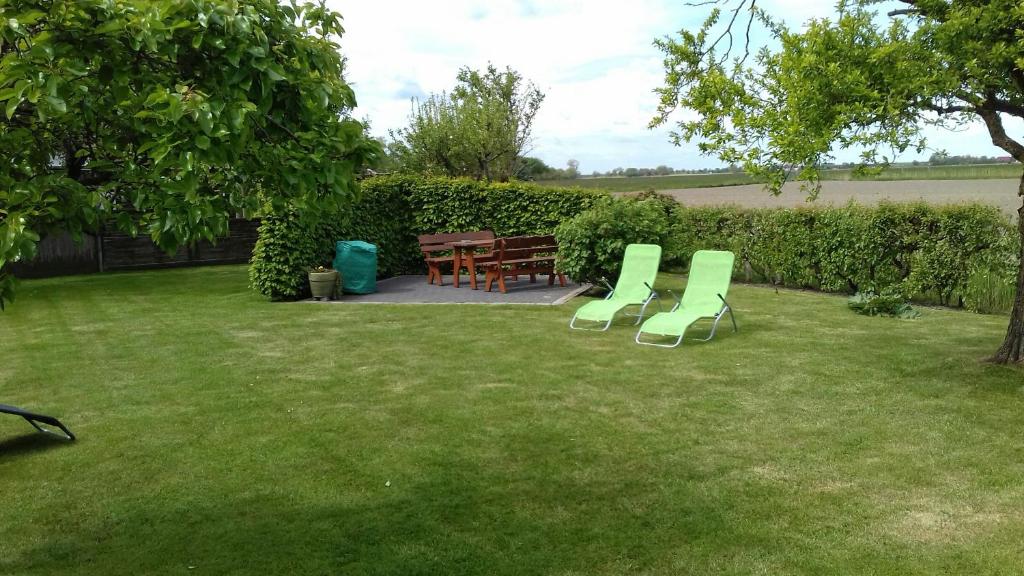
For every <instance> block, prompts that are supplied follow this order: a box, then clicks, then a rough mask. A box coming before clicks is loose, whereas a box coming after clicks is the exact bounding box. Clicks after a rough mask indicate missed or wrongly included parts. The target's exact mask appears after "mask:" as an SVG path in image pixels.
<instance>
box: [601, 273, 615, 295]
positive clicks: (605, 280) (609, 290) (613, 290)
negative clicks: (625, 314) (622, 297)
mask: <svg viewBox="0 0 1024 576" xmlns="http://www.w3.org/2000/svg"><path fill="white" fill-rule="evenodd" d="M601 284H604V287H605V288H607V289H608V295H607V296H605V297H604V299H605V300H608V299H609V298H611V297H612V294H615V288H612V285H611V284H610V283H609V282H608V279H607V278H605V277H604V276H601Z"/></svg>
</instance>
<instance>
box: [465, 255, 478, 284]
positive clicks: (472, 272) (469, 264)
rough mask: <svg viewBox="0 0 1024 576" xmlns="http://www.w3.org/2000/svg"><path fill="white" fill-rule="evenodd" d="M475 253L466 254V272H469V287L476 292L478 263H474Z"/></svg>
mask: <svg viewBox="0 0 1024 576" xmlns="http://www.w3.org/2000/svg"><path fill="white" fill-rule="evenodd" d="M473 253H474V251H473V250H472V249H470V251H469V252H466V270H469V287H470V288H472V289H473V290H476V263H474V262H473Z"/></svg>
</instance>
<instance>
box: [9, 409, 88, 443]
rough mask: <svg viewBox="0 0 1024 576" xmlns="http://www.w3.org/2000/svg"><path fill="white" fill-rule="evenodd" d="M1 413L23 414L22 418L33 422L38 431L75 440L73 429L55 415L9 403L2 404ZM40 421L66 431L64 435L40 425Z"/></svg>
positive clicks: (30, 422)
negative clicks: (24, 408)
mask: <svg viewBox="0 0 1024 576" xmlns="http://www.w3.org/2000/svg"><path fill="white" fill-rule="evenodd" d="M0 413H4V414H11V415H12V416H21V417H22V418H24V419H25V421H26V422H28V423H29V424H31V425H32V426H33V427H34V428H35V429H36V430H38V431H40V432H42V433H44V434H51V435H53V436H56V437H58V438H63V439H64V440H74V439H75V435H74V434H72V433H71V430H68V429H67V427H66V426H64V424H62V423H61V421H60V420H58V419H56V418H54V417H53V416H47V415H45V414H37V413H35V412H29V411H28V410H23V409H21V408H18V407H17V406H11V405H9V404H0ZM40 422H41V423H43V424H46V425H47V426H54V427H56V428H59V429H60V431H61V432H63V433H64V435H63V436H62V435H60V434H58V433H56V432H54V431H53V430H50V429H49V428H44V427H42V426H40V425H39V423H40Z"/></svg>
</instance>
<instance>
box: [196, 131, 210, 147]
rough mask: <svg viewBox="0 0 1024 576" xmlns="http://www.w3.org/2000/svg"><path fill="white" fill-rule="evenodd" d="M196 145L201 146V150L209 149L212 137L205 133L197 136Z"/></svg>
mask: <svg viewBox="0 0 1024 576" xmlns="http://www.w3.org/2000/svg"><path fill="white" fill-rule="evenodd" d="M196 147H197V148H199V149H200V150H209V149H210V139H209V138H208V137H207V136H206V135H204V134H200V135H199V136H196Z"/></svg>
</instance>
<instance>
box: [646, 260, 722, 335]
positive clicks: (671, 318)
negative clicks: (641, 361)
mask: <svg viewBox="0 0 1024 576" xmlns="http://www.w3.org/2000/svg"><path fill="white" fill-rule="evenodd" d="M735 259H736V257H735V256H734V255H733V253H732V252H723V251H717V250H699V251H698V252H697V253H695V254H694V255H693V260H692V261H691V262H690V275H689V279H688V280H687V281H686V291H685V292H683V297H682V299H679V298H676V301H677V302H676V305H675V306H673V307H672V310H671V311H669V312H659V313H658V314H655V315H654V316H651V317H650V318H648V319H647V321H646V322H644V323H643V325H642V326H640V330H638V331H637V333H636V343H637V344H647V345H649V346H661V347H663V348H675V347H676V346H678V345H679V344H680V343H681V342H682V341H683V335H684V334H685V333H686V329H687V328H689V327H690V326H691V325H692V324H693V323H694V322H696V321H698V320H700V319H702V318H714V320H715V323H714V324H713V325H712V326H711V334H710V335H709V336H708V337H707V338H703V339H702V340H704V341H708V340H711V339H712V338H714V337H715V330H716V329H717V328H718V321H719V320H721V319H722V316H723V315H725V313H726V312H728V313H729V318H730V319H731V320H732V329H733V332H735V331H737V328H736V318H735V317H734V316H733V314H732V307H730V306H729V303H728V302H726V300H725V297H726V295H727V294H728V293H729V283H730V281H731V280H732V265H733V262H734V261H735ZM672 296H673V297H675V294H672ZM644 334H654V335H656V336H669V337H671V336H675V337H677V338H676V341H675V342H674V343H672V344H658V343H655V342H644V341H643V340H642V339H641V336H642V335H644Z"/></svg>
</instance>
